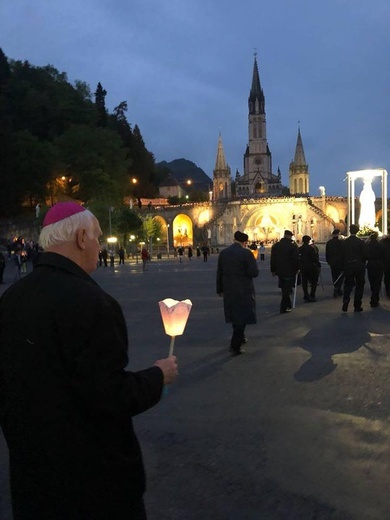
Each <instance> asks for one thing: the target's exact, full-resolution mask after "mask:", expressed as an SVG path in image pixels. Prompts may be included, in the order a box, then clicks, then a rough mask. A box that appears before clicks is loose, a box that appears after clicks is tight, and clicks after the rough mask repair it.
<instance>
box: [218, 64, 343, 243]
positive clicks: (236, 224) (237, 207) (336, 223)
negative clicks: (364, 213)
mask: <svg viewBox="0 0 390 520" xmlns="http://www.w3.org/2000/svg"><path fill="white" fill-rule="evenodd" d="M243 167H244V169H243V172H242V174H241V173H240V172H238V171H237V172H236V174H235V178H234V179H232V176H231V170H230V167H229V165H228V163H227V161H226V158H225V152H224V148H223V143H222V137H221V135H219V138H218V146H217V157H216V163H215V169H214V171H213V203H214V204H215V205H216V206H217V208H218V210H217V211H215V212H213V213H214V216H213V218H212V219H211V221H210V223H209V226H210V231H209V234H210V235H211V241H212V242H214V243H215V244H219V245H223V244H228V243H231V241H232V237H233V234H234V231H235V230H236V229H240V230H241V231H244V232H245V233H247V234H248V235H249V238H250V240H255V241H259V240H265V241H269V240H277V239H279V238H280V237H281V236H283V231H284V229H291V231H292V232H293V233H294V235H295V237H296V239H297V240H300V239H301V238H302V236H303V235H305V234H308V235H310V236H312V238H313V239H315V240H318V241H325V240H327V239H328V238H329V236H330V234H331V232H332V230H333V229H334V228H335V227H337V228H340V230H341V232H342V233H343V232H345V231H346V216H347V211H348V210H347V199H346V198H345V197H327V196H326V193H325V188H323V187H322V188H320V194H319V196H310V173H309V166H308V164H307V162H306V157H305V152H304V147H303V142H302V136H301V131H300V128H298V136H297V142H296V148H295V155H294V159H293V161H292V162H291V163H290V167H289V179H288V180H289V183H288V186H283V184H282V176H281V172H280V170H279V168H278V170H277V172H276V173H274V172H273V170H272V154H271V151H270V147H269V144H268V140H267V121H266V112H265V97H264V92H263V89H262V86H261V82H260V75H259V69H258V64H257V58H256V55H255V56H254V63H253V73H252V83H251V87H250V91H249V97H248V144H247V146H246V149H245V152H244V161H243Z"/></svg>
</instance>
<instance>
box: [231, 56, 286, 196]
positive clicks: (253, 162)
mask: <svg viewBox="0 0 390 520" xmlns="http://www.w3.org/2000/svg"><path fill="white" fill-rule="evenodd" d="M248 138H249V142H248V145H247V148H246V151H245V154H244V178H243V179H242V180H240V181H239V183H238V185H237V190H238V194H239V195H247V196H248V195H252V196H253V195H257V194H261V193H268V192H269V191H270V186H271V185H272V186H273V183H274V182H276V178H275V176H274V175H273V174H272V156H271V152H270V150H269V147H268V142H267V122H266V116H265V98H264V93H263V89H262V88H261V83H260V75H259V68H258V65H257V53H255V55H254V60H253V73H252V85H251V89H250V92H249V97H248ZM270 183H271V184H270Z"/></svg>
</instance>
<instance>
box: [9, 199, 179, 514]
mask: <svg viewBox="0 0 390 520" xmlns="http://www.w3.org/2000/svg"><path fill="white" fill-rule="evenodd" d="M100 235H101V230H100V226H99V222H98V221H97V219H96V218H95V217H94V216H93V214H92V213H91V212H89V211H88V210H86V209H85V208H83V207H82V206H80V205H78V204H75V203H73V202H64V203H58V204H56V205H55V206H53V207H52V208H51V209H50V210H49V211H48V213H47V214H46V217H45V220H44V222H43V229H42V231H41V234H40V239H39V240H40V244H41V246H42V247H43V249H44V250H45V252H44V253H43V254H42V256H41V257H40V258H39V260H38V262H37V264H36V266H35V268H34V270H33V271H32V272H31V273H30V274H29V275H28V276H26V277H25V278H23V279H22V280H20V281H19V282H17V283H15V284H14V285H12V286H11V287H10V288H9V289H8V290H7V291H6V292H5V293H4V294H3V296H2V297H1V299H0V424H1V427H2V429H3V432H4V437H5V439H6V441H7V444H8V448H9V468H10V484H11V498H12V506H13V512H14V518H15V520H87V519H90V520H128V519H130V518H131V519H133V520H145V519H146V512H145V508H144V504H143V493H144V491H145V473H144V466H143V462H142V454H141V450H140V446H139V443H138V440H137V437H136V435H135V433H134V429H133V423H132V417H133V416H134V415H137V414H139V413H142V412H144V411H145V410H148V409H149V408H151V407H152V406H154V405H155V404H156V403H157V402H158V401H159V400H160V397H161V393H162V389H163V387H164V385H165V384H169V383H171V382H173V380H174V379H175V377H176V375H177V365H176V358H175V356H171V357H169V358H167V359H161V360H158V361H156V362H155V363H154V365H153V366H152V367H150V368H147V369H146V370H141V371H139V372H130V371H126V370H125V367H126V366H127V364H128V356H127V347H128V345H127V330H126V322H125V319H124V316H123V313H122V310H121V308H120V306H119V304H118V302H117V301H116V300H114V299H113V298H112V297H111V296H109V295H108V294H107V293H105V292H104V291H103V290H102V289H101V288H100V287H99V286H98V285H97V283H96V282H95V281H94V280H93V279H92V278H91V277H90V273H92V271H94V270H95V269H96V266H97V260H98V254H99V249H100V246H99V236H100Z"/></svg>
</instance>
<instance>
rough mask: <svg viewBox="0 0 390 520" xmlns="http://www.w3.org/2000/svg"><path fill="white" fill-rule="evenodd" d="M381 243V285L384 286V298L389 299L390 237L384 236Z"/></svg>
mask: <svg viewBox="0 0 390 520" xmlns="http://www.w3.org/2000/svg"><path fill="white" fill-rule="evenodd" d="M381 243H382V244H383V248H384V252H385V259H384V271H383V284H384V286H385V291H386V296H387V297H388V298H390V236H388V235H387V236H384V237H383V239H382V240H381Z"/></svg>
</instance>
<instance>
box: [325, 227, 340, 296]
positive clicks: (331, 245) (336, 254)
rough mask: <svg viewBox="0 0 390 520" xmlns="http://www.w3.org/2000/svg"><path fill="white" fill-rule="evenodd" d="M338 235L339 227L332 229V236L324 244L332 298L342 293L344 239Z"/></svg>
mask: <svg viewBox="0 0 390 520" xmlns="http://www.w3.org/2000/svg"><path fill="white" fill-rule="evenodd" d="M339 235H340V230H339V229H335V230H333V232H332V238H331V239H330V240H328V242H327V243H326V246H325V259H326V261H327V263H328V264H329V266H330V272H331V274H332V281H333V297H334V298H337V297H338V296H342V295H343V291H342V286H343V281H344V274H342V273H343V263H344V253H343V245H344V241H343V240H341V239H340V238H339Z"/></svg>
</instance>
